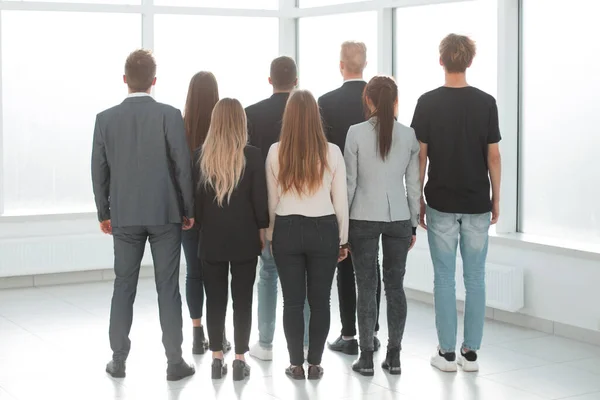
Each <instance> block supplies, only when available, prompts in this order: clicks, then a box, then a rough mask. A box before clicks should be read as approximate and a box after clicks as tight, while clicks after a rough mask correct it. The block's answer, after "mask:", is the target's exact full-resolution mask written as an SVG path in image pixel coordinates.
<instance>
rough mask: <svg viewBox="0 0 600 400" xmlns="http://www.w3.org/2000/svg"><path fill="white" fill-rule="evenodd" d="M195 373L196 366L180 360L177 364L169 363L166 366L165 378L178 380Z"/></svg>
mask: <svg viewBox="0 0 600 400" xmlns="http://www.w3.org/2000/svg"><path fill="white" fill-rule="evenodd" d="M195 373H196V368H195V367H194V366H193V365H190V364H188V363H186V362H185V361H183V360H182V361H181V362H180V363H179V364H169V366H168V367H167V380H168V381H180V380H182V379H183V378H187V377H188V376H192V375H194V374H195Z"/></svg>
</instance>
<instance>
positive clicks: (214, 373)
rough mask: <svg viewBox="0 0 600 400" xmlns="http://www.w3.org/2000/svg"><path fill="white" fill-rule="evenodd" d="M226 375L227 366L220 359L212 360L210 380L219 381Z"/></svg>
mask: <svg viewBox="0 0 600 400" xmlns="http://www.w3.org/2000/svg"><path fill="white" fill-rule="evenodd" d="M226 374H227V364H225V362H224V361H223V360H221V359H220V358H214V359H213V362H212V367H211V377H212V379H221V378H222V377H223V375H226Z"/></svg>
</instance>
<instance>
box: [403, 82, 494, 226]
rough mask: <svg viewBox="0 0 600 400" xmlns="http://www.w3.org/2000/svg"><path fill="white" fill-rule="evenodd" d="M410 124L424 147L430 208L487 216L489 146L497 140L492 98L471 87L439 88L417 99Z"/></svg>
mask: <svg viewBox="0 0 600 400" xmlns="http://www.w3.org/2000/svg"><path fill="white" fill-rule="evenodd" d="M411 126H412V127H413V128H414V129H415V132H416V134H417V138H418V139H419V141H421V142H422V143H426V144H427V155H428V157H429V171H428V181H427V185H426V186H425V198H426V200H427V203H428V205H429V206H430V207H432V208H433V209H435V210H438V211H441V212H446V213H460V214H483V213H486V212H489V211H490V210H491V208H492V204H491V200H490V178H489V173H488V172H489V171H488V166H487V158H488V145H489V144H492V143H498V142H499V141H500V139H501V137H500V129H499V127H498V107H497V106H496V100H495V99H494V98H493V97H492V96H490V95H489V94H487V93H485V92H483V91H481V90H479V89H477V88H474V87H471V86H468V87H463V88H449V87H440V88H437V89H435V90H432V91H431V92H428V93H425V94H424V95H423V96H421V98H420V99H419V102H418V103H417V107H416V109H415V115H414V116H413V121H412V124H411Z"/></svg>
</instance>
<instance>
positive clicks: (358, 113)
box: [319, 81, 367, 153]
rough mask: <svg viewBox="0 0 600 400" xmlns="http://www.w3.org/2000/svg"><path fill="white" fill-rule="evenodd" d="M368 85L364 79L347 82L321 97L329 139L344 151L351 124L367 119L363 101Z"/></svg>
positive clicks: (325, 127)
mask: <svg viewBox="0 0 600 400" xmlns="http://www.w3.org/2000/svg"><path fill="white" fill-rule="evenodd" d="M366 85H367V83H366V82H364V81H350V82H345V83H344V84H343V85H342V86H341V87H339V88H337V89H335V90H332V91H331V92H329V93H326V94H324V95H323V96H321V97H319V107H320V108H321V118H323V127H324V129H325V135H326V136H327V140H328V141H329V142H330V143H333V144H336V145H338V147H339V148H340V150H341V151H342V153H343V152H344V148H345V145H346V135H347V134H348V129H349V128H350V126H352V125H356V124H360V123H361V122H365V121H366V118H365V111H364V107H363V102H362V95H363V91H364V90H365V86H366Z"/></svg>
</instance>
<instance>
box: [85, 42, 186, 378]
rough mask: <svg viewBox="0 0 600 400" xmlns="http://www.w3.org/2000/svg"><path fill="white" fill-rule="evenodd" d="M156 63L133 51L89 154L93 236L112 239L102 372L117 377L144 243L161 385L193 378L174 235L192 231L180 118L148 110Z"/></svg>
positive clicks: (155, 107) (163, 108) (167, 110)
mask: <svg viewBox="0 0 600 400" xmlns="http://www.w3.org/2000/svg"><path fill="white" fill-rule="evenodd" d="M155 75H156V62H155V60H154V57H153V56H152V54H151V53H150V52H149V51H146V50H137V51H134V52H133V53H131V54H130V55H129V57H128V58H127V61H126V62H125V75H124V77H123V79H124V82H125V83H126V84H127V86H128V88H129V96H128V97H127V99H125V101H124V102H123V103H121V104H119V105H117V106H115V107H113V108H110V109H108V110H106V111H103V112H101V113H100V114H98V116H97V117H96V126H95V129H94V143H93V149H92V182H93V187H94V196H95V200H96V208H97V210H98V219H99V221H100V228H101V230H102V231H103V232H104V233H106V234H112V236H113V239H114V252H115V265H114V269H115V275H116V278H115V284H114V292H113V298H112V304H111V310H110V328H109V336H110V345H111V348H112V350H113V358H112V360H111V361H110V362H109V363H108V365H107V366H106V372H107V373H109V374H110V375H111V376H113V377H115V378H124V377H125V361H126V359H127V356H128V354H129V350H130V348H131V341H130V340H129V332H130V330H131V323H132V319H133V302H134V300H135V294H136V288H137V282H138V276H139V272H140V263H141V261H142V257H143V255H144V248H145V246H146V240H148V239H149V241H150V247H151V250H152V258H153V260H154V273H155V279H156V290H157V292H158V306H159V314H160V324H161V328H162V331H163V337H162V341H163V345H164V347H165V352H166V355H167V360H168V367H167V380H171V381H174V380H180V379H183V378H185V377H187V376H190V375H193V374H194V372H195V370H194V367H193V366H192V365H188V364H187V363H186V362H185V361H184V360H183V358H182V351H181V344H182V342H183V335H182V316H181V295H180V293H179V259H180V253H181V230H182V223H183V229H184V230H187V229H190V228H191V227H192V226H193V225H194V218H193V210H194V198H193V190H192V186H193V185H192V177H191V161H190V151H189V149H188V146H187V143H186V139H185V131H184V126H183V119H182V116H181V112H180V111H179V110H177V109H175V108H173V107H171V106H168V105H165V104H161V103H158V102H156V101H155V100H154V99H153V98H152V97H151V96H150V91H151V89H152V86H153V85H154V84H155V83H156V77H155Z"/></svg>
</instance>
